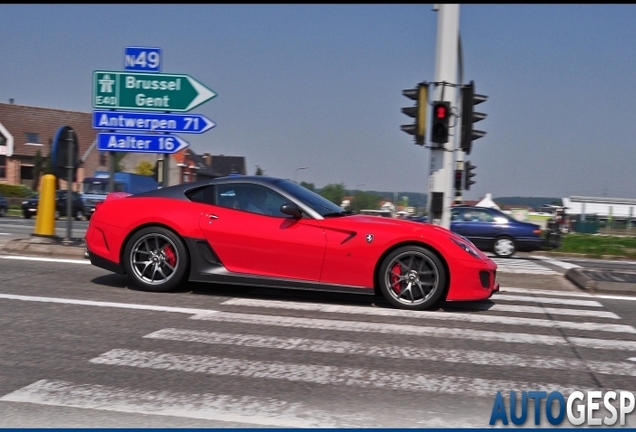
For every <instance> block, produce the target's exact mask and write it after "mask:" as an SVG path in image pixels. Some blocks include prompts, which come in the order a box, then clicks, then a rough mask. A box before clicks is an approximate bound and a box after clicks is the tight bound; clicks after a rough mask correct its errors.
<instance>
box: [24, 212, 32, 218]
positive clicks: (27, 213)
mask: <svg viewBox="0 0 636 432" xmlns="http://www.w3.org/2000/svg"><path fill="white" fill-rule="evenodd" d="M22 216H24V218H25V219H31V213H29V212H23V213H22Z"/></svg>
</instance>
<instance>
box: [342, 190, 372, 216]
mask: <svg viewBox="0 0 636 432" xmlns="http://www.w3.org/2000/svg"><path fill="white" fill-rule="evenodd" d="M379 207H380V196H379V195H377V194H374V193H369V192H364V191H356V193H355V195H354V196H353V199H352V200H351V203H350V204H349V208H348V210H351V211H352V212H354V213H360V210H375V209H378V208H379Z"/></svg>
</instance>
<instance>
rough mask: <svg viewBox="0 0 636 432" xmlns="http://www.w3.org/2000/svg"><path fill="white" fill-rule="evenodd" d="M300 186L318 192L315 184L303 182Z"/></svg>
mask: <svg viewBox="0 0 636 432" xmlns="http://www.w3.org/2000/svg"><path fill="white" fill-rule="evenodd" d="M300 185H301V186H302V187H304V188H306V189H309V190H310V191H313V192H316V186H315V185H314V184H313V183H307V182H304V181H301V182H300Z"/></svg>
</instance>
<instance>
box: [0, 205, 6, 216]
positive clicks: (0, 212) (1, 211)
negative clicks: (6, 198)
mask: <svg viewBox="0 0 636 432" xmlns="http://www.w3.org/2000/svg"><path fill="white" fill-rule="evenodd" d="M6 215H7V209H6V208H4V207H0V217H5V216H6Z"/></svg>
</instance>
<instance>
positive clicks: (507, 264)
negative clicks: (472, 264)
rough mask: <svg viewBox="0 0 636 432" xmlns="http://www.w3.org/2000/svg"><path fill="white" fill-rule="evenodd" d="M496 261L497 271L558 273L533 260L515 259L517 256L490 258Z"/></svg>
mask: <svg viewBox="0 0 636 432" xmlns="http://www.w3.org/2000/svg"><path fill="white" fill-rule="evenodd" d="M491 259H492V260H493V261H494V262H495V263H497V272H498V273H528V274H545V275H560V273H559V272H556V271H554V270H552V269H549V268H547V267H544V266H542V265H540V264H537V263H535V262H533V261H529V260H524V259H517V258H491Z"/></svg>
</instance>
